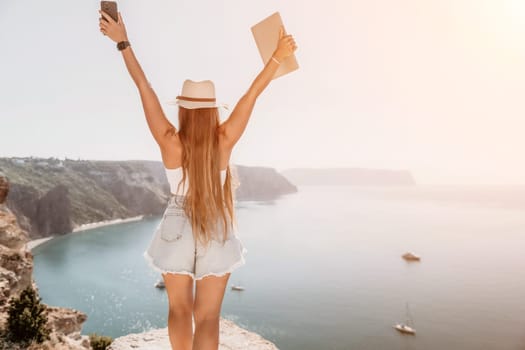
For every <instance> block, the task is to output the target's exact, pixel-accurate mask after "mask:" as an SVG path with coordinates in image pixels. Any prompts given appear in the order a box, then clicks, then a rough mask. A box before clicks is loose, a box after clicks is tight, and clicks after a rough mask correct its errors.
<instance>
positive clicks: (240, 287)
mask: <svg viewBox="0 0 525 350" xmlns="http://www.w3.org/2000/svg"><path fill="white" fill-rule="evenodd" d="M232 290H244V287H242V286H236V285H233V286H232Z"/></svg>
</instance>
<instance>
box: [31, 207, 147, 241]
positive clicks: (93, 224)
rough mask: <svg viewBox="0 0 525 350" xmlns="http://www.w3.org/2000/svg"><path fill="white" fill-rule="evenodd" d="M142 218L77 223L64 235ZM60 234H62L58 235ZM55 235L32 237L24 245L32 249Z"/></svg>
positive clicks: (141, 217) (140, 216)
mask: <svg viewBox="0 0 525 350" xmlns="http://www.w3.org/2000/svg"><path fill="white" fill-rule="evenodd" d="M143 218H144V215H137V216H132V217H129V218H124V219H122V218H119V219H112V220H103V221H95V222H89V223H87V224H82V225H79V226H77V227H75V228H73V231H71V232H68V233H66V235H69V234H72V233H78V232H82V231H86V230H90V229H92V228H98V227H103V226H110V225H115V224H123V223H126V222H132V221H139V220H142V219H143ZM60 236H62V235H60ZM55 237H58V235H52V236H49V237H42V238H35V239H32V240H30V241H28V242H26V247H27V249H28V250H32V249H33V248H35V247H38V246H39V245H41V244H43V243H45V242H47V241H49V240H50V239H53V238H55Z"/></svg>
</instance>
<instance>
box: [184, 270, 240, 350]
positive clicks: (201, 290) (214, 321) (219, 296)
mask: <svg viewBox="0 0 525 350" xmlns="http://www.w3.org/2000/svg"><path fill="white" fill-rule="evenodd" d="M230 274H231V273H227V274H225V275H224V276H207V277H204V278H202V279H200V280H197V281H196V284H197V286H196V290H195V304H194V306H193V316H194V318H195V334H194V337H193V350H217V349H218V348H219V320H220V315H221V306H222V300H223V298H224V292H225V289H226V284H227V283H228V279H229V278H230Z"/></svg>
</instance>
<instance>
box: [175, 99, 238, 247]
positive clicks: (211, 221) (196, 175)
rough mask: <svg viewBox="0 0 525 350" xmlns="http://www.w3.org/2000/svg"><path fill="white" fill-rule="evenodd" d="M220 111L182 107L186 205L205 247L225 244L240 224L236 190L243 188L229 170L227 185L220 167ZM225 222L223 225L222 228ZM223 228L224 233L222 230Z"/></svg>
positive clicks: (196, 231) (196, 237)
mask: <svg viewBox="0 0 525 350" xmlns="http://www.w3.org/2000/svg"><path fill="white" fill-rule="evenodd" d="M219 124H220V118H219V110H218V108H217V107H214V108H197V109H187V108H184V107H181V106H179V131H178V135H179V139H180V141H181V144H182V171H183V172H182V179H181V181H180V182H179V184H178V186H177V193H179V188H180V186H181V185H182V184H183V183H184V182H185V180H186V178H189V183H188V181H186V182H185V183H186V186H187V192H186V195H185V198H184V202H183V204H182V206H183V208H184V212H185V213H186V215H187V217H188V218H189V221H190V222H191V226H192V229H193V235H194V237H195V239H196V240H199V241H200V242H202V243H204V244H205V245H207V244H208V242H209V241H210V240H211V239H214V238H216V239H219V240H220V237H218V234H217V233H218V232H219V230H220V231H222V242H224V241H225V240H226V239H227V237H228V235H229V232H230V230H233V229H234V225H236V218H235V213H234V199H235V190H236V188H237V187H238V185H239V181H238V176H237V174H236V171H232V169H231V168H230V165H229V164H228V167H227V168H226V169H227V170H226V179H225V182H224V186H221V185H222V182H221V176H220V170H221V169H220V165H219ZM219 221H221V223H220V224H221V225H219ZM221 228H222V230H221Z"/></svg>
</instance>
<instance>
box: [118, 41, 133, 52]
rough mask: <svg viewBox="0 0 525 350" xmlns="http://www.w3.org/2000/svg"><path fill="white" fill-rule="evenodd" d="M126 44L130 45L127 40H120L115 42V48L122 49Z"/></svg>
mask: <svg viewBox="0 0 525 350" xmlns="http://www.w3.org/2000/svg"><path fill="white" fill-rule="evenodd" d="M128 46H130V43H129V41H127V40H124V41H120V42H118V43H117V49H119V51H122V50H124V49H125V48H126V47H128Z"/></svg>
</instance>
